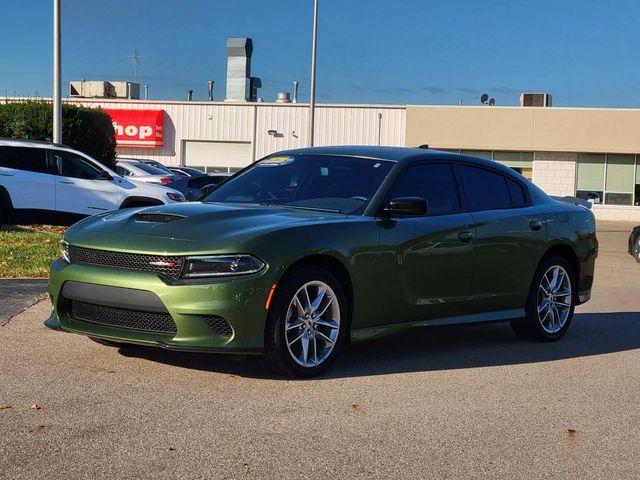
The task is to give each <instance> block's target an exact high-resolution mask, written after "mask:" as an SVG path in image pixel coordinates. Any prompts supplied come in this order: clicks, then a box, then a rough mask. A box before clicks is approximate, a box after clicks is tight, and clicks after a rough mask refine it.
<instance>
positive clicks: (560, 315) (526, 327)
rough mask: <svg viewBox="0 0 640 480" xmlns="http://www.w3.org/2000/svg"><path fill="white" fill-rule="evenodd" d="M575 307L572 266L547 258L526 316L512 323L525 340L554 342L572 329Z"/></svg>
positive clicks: (537, 274)
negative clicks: (570, 327) (570, 326)
mask: <svg viewBox="0 0 640 480" xmlns="http://www.w3.org/2000/svg"><path fill="white" fill-rule="evenodd" d="M575 305H576V279H575V274H574V272H573V269H572V268H571V265H569V263H568V262H567V261H566V260H565V259H564V258H562V257H560V256H557V255H553V256H549V257H547V258H544V259H543V260H542V262H540V265H539V266H538V269H537V271H536V274H535V276H534V279H533V283H532V285H531V291H530V292H529V297H528V299H527V305H526V307H525V317H524V318H520V319H517V320H513V321H512V322H511V326H512V328H513V330H514V331H515V332H516V333H517V334H518V335H520V336H521V337H523V338H526V339H528V340H535V341H540V342H552V341H554V340H557V339H558V338H560V337H562V335H564V334H565V333H566V331H567V330H568V329H569V325H570V324H571V320H572V319H573V312H574V309H575Z"/></svg>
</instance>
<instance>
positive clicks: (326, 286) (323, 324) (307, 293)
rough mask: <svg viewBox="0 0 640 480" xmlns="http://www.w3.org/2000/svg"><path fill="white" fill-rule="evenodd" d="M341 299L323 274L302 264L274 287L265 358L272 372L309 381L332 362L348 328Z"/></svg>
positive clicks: (336, 286) (335, 286)
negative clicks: (308, 379) (304, 378)
mask: <svg viewBox="0 0 640 480" xmlns="http://www.w3.org/2000/svg"><path fill="white" fill-rule="evenodd" d="M346 307H347V306H346V300H345V296H344V293H343V292H342V288H341V286H340V284H339V283H338V281H337V280H336V279H335V278H334V277H333V275H331V274H330V273H328V272H327V271H325V270H323V269H321V268H318V267H314V266H304V267H299V268H297V269H296V270H294V271H292V272H291V273H289V274H288V275H287V276H286V277H285V278H284V279H283V280H282V281H281V282H280V284H279V285H278V287H277V290H276V294H275V296H274V298H273V302H272V303H271V308H270V309H269V313H268V315H267V327H266V330H265V357H266V360H267V363H268V364H269V366H270V367H271V368H272V369H274V370H275V371H276V372H277V373H279V374H282V375H287V376H293V377H312V376H315V375H318V374H320V373H321V372H323V371H324V370H326V369H327V368H328V367H329V366H330V365H331V363H333V361H335V358H336V356H337V355H338V353H339V351H340V349H341V347H342V345H343V344H344V338H345V335H346V329H347V328H348V327H347V325H348V322H347V311H348V309H347V308H346Z"/></svg>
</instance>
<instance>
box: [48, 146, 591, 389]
mask: <svg viewBox="0 0 640 480" xmlns="http://www.w3.org/2000/svg"><path fill="white" fill-rule="evenodd" d="M597 252H598V242H597V239H596V229H595V219H594V216H593V213H592V212H591V211H590V210H589V209H587V208H584V207H582V206H579V205H574V204H572V203H564V202H560V201H556V200H554V199H552V198H550V197H549V196H547V195H546V194H545V193H544V192H542V191H541V190H540V189H539V188H537V187H536V186H535V185H533V184H532V183H531V182H529V181H528V180H526V179H525V178H524V177H522V176H521V175H519V174H518V173H516V172H514V171H513V170H511V169H510V168H508V167H505V166H502V165H500V164H498V163H497V162H491V161H487V160H483V159H477V158H473V157H467V156H462V155H458V154H450V153H444V152H436V151H428V150H422V149H412V148H389V147H323V148H310V149H300V150H291V151H286V152H281V153H277V154H274V155H271V156H269V157H267V158H265V159H263V160H261V161H258V162H256V163H254V164H252V165H250V166H248V167H247V168H245V169H244V170H242V171H241V172H239V173H238V174H236V175H235V176H234V177H232V178H231V179H229V180H228V181H226V182H225V183H223V184H222V185H220V186H219V187H218V188H216V189H215V190H213V191H212V192H211V193H209V194H208V195H207V196H205V198H204V199H203V201H202V202H201V203H187V204H183V205H171V206H165V207H150V208H144V209H138V210H135V211H126V212H113V213H108V214H101V215H98V216H96V217H93V218H91V219H88V220H85V221H83V222H81V223H79V224H77V225H75V226H73V227H72V228H70V229H69V230H68V231H67V232H66V233H65V236H64V241H63V243H62V254H61V257H60V258H59V259H57V260H55V261H54V262H53V263H52V264H51V276H50V281H49V293H50V294H51V298H52V301H53V307H54V309H53V313H52V315H51V317H50V318H49V319H48V320H47V321H46V322H45V324H46V325H47V326H49V327H51V328H53V329H59V330H64V331H68V332H75V333H81V334H84V335H88V336H90V337H93V338H96V339H98V340H100V341H102V342H110V344H112V345H122V344H127V343H133V344H142V345H156V346H160V347H163V348H168V349H173V350H184V351H209V352H240V353H261V354H264V356H265V358H266V360H267V361H268V363H269V364H270V365H271V367H272V368H273V369H274V370H275V371H277V372H279V373H282V374H286V375H293V376H300V377H307V376H312V375H316V374H318V373H320V372H322V371H323V370H325V369H326V368H327V367H328V366H329V365H330V364H331V363H332V362H333V361H334V360H335V358H336V356H337V355H338V354H339V352H340V350H341V349H342V348H343V347H344V346H345V345H346V344H347V343H348V342H349V341H357V340H364V339H369V338H373V337H377V336H381V335H386V334H390V333H393V332H397V331H400V330H402V329H409V328H415V327H417V326H429V325H450V324H464V323H475V322H496V321H510V322H511V325H512V327H513V330H514V331H515V332H516V333H517V334H518V335H520V336H522V337H524V338H527V339H532V340H538V341H543V342H549V341H553V340H557V339H559V338H560V337H562V335H564V333H565V332H566V331H567V329H568V328H569V325H570V324H571V320H572V318H573V312H574V308H575V306H576V305H579V304H581V303H584V302H586V301H587V300H589V298H590V294H591V285H592V282H593V274H594V264H595V259H596V256H597ZM132 272H135V273H132ZM87 278H90V279H91V282H90V283H88V282H87V280H86V279H87Z"/></svg>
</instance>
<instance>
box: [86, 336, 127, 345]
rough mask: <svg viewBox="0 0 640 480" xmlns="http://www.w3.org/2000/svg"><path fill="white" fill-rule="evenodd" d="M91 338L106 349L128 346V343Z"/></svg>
mask: <svg viewBox="0 0 640 480" xmlns="http://www.w3.org/2000/svg"><path fill="white" fill-rule="evenodd" d="M89 338H90V339H91V340H93V341H94V342H96V343H99V344H100V345H104V346H106V347H112V348H121V347H126V346H127V344H126V343H119V342H112V341H111V340H105V339H103V338H96V337H89Z"/></svg>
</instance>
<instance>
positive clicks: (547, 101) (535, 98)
mask: <svg viewBox="0 0 640 480" xmlns="http://www.w3.org/2000/svg"><path fill="white" fill-rule="evenodd" d="M520 106H521V107H550V106H551V95H549V94H548V93H521V94H520Z"/></svg>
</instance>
